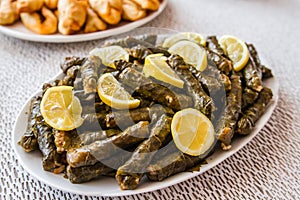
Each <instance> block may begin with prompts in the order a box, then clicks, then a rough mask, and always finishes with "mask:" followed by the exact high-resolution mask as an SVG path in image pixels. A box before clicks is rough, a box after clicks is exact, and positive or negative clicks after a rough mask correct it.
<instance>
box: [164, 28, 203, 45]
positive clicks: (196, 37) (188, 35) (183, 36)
mask: <svg viewBox="0 0 300 200" xmlns="http://www.w3.org/2000/svg"><path fill="white" fill-rule="evenodd" d="M181 40H188V41H191V42H194V43H197V44H200V45H202V46H206V39H205V38H204V37H203V36H202V35H201V34H200V33H194V32H183V33H179V34H175V35H172V36H170V37H168V38H167V39H165V40H164V42H163V44H162V46H163V47H164V48H170V47H171V46H173V45H174V44H176V43H177V42H179V41H181Z"/></svg>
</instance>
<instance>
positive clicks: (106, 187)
mask: <svg viewBox="0 0 300 200" xmlns="http://www.w3.org/2000/svg"><path fill="white" fill-rule="evenodd" d="M145 33H148V34H150V33H155V34H158V35H161V34H162V33H164V34H174V33H176V32H174V31H172V30H167V29H159V28H141V29H135V30H134V31H132V32H131V34H133V35H135V36H136V35H140V34H145ZM127 35H130V33H126V34H123V35H119V36H118V37H120V38H122V37H124V36H127ZM263 62H264V63H267V62H266V61H264V60H263ZM273 73H274V72H273ZM62 77H63V74H62V73H60V74H58V75H57V76H55V77H54V78H53V80H54V79H61V78H62ZM265 85H266V86H267V87H269V88H271V89H272V91H273V94H274V96H273V100H272V102H271V103H270V105H269V106H268V108H267V110H266V112H265V113H264V115H263V116H262V117H261V118H260V119H259V120H258V121H257V123H256V126H255V128H254V129H253V131H252V133H251V134H249V135H247V136H244V137H237V138H235V139H234V140H233V142H232V148H231V149H230V150H229V151H222V150H221V149H220V148H217V150H216V151H215V152H214V153H213V154H212V155H211V156H210V157H208V158H207V159H206V160H207V162H208V164H205V165H203V166H201V169H200V171H199V172H183V173H180V174H177V175H174V176H171V177H169V178H167V179H165V180H164V181H161V182H150V181H147V179H146V178H145V179H143V181H142V183H141V184H140V185H139V187H138V188H137V189H135V190H125V191H123V190H121V189H120V188H119V186H118V184H117V181H116V180H115V179H114V178H109V177H102V178H100V179H97V180H93V181H90V182H87V183H82V184H72V183H70V182H69V181H68V179H65V178H64V177H63V175H61V174H59V175H57V174H53V173H50V172H46V171H44V170H43V167H42V156H41V154H40V152H38V151H36V152H31V153H26V152H24V151H23V149H22V147H21V146H19V145H18V144H17V143H18V141H19V140H20V138H21V137H22V135H23V134H24V132H25V131H26V128H27V123H28V122H27V121H28V111H29V106H30V101H31V98H30V99H29V100H28V101H27V102H26V103H25V105H24V106H23V108H22V110H21V112H20V113H19V114H18V117H17V119H16V122H15V125H14V130H13V133H12V134H13V135H12V146H13V148H14V151H15V152H16V155H17V157H18V160H19V162H20V163H21V165H22V166H23V167H24V168H25V170H26V171H28V172H29V173H30V174H31V175H33V176H34V177H36V178H37V179H38V180H40V181H42V182H44V183H46V184H48V185H50V186H53V187H55V188H58V189H61V190H63V191H66V192H72V193H77V194H82V195H96V196H124V195H133V194H139V193H144V192H150V191H154V190H158V189H162V188H165V187H169V186H171V185H174V184H177V183H180V182H182V181H186V180H188V179H190V178H192V177H195V176H198V175H200V174H202V173H203V172H205V171H207V170H209V169H211V168H212V167H214V166H216V165H218V164H219V163H220V162H222V161H223V160H225V159H226V158H228V157H229V156H231V155H233V154H234V153H236V152H237V151H238V150H239V149H241V148H242V147H243V146H245V145H246V144H247V143H249V142H250V141H251V140H252V139H253V138H254V137H255V136H256V135H257V134H258V133H259V131H260V130H261V129H262V128H263V127H264V125H265V124H266V123H267V122H268V120H269V118H270V116H271V114H272V112H273V110H274V108H275V107H276V104H277V101H278V89H279V83H278V80H277V79H276V76H274V77H273V78H270V79H268V80H266V81H265ZM41 92H42V91H41V90H40V91H37V92H36V93H35V94H34V95H33V96H32V97H34V96H38V95H40V94H41Z"/></svg>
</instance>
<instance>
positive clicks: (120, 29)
mask: <svg viewBox="0 0 300 200" xmlns="http://www.w3.org/2000/svg"><path fill="white" fill-rule="evenodd" d="M167 3H168V0H163V1H162V2H161V4H160V7H159V9H158V10H157V11H154V12H152V13H150V14H149V15H148V16H146V17H145V18H143V19H140V20H137V21H134V22H128V23H125V24H124V25H122V26H117V27H114V28H111V29H107V30H104V31H98V32H94V33H80V34H74V35H62V34H54V35H40V34H36V33H33V32H31V31H29V30H27V29H26V28H25V27H24V26H23V25H22V24H21V22H16V23H15V24H13V25H10V26H2V25H0V32H2V33H3V34H5V35H8V36H12V37H15V38H18V39H22V40H27V41H32V42H48V43H71V42H83V41H89V40H96V39H102V38H106V37H109V36H113V35H117V34H121V33H125V32H128V31H130V30H133V29H135V28H137V27H139V26H142V25H144V24H146V23H148V22H150V21H151V20H153V19H155V18H156V17H158V16H159V15H160V14H161V13H162V11H163V10H164V9H165V8H166V6H167ZM21 26H23V27H21ZM18 27H19V28H20V29H21V30H19V28H18Z"/></svg>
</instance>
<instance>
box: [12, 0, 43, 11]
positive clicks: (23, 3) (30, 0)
mask: <svg viewBox="0 0 300 200" xmlns="http://www.w3.org/2000/svg"><path fill="white" fill-rule="evenodd" d="M43 4H44V0H17V10H18V12H19V13H22V12H35V11H38V10H40V9H41V8H42V6H43Z"/></svg>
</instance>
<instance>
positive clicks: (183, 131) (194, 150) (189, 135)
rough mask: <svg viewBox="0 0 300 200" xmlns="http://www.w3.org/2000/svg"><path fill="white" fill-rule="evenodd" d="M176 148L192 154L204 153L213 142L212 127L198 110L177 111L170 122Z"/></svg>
mask: <svg viewBox="0 0 300 200" xmlns="http://www.w3.org/2000/svg"><path fill="white" fill-rule="evenodd" d="M171 131H172V136H173V140H174V143H175V145H176V146H177V148H178V149H179V150H180V151H182V152H183V153H186V154H188V155H192V156H199V155H201V154H203V153H205V152H206V151H207V150H208V149H209V148H210V147H211V146H212V145H213V143H214V141H215V137H214V135H215V134H214V127H213V125H212V123H211V121H210V120H209V119H208V118H207V117H206V116H205V115H204V114H202V113H201V112H200V111H198V110H196V109H193V108H187V109H183V110H181V111H179V112H177V113H176V114H175V115H174V117H173V120H172V123H171Z"/></svg>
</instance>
